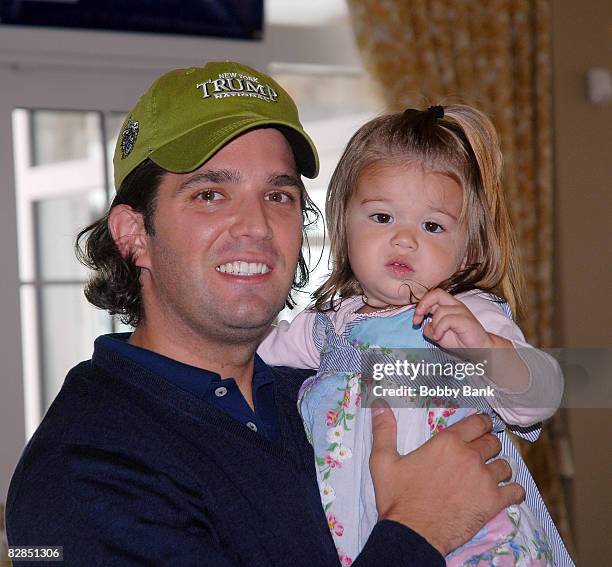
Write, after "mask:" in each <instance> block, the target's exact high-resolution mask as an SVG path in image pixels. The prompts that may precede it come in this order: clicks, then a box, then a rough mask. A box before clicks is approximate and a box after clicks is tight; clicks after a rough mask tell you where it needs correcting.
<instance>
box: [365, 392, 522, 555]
mask: <svg viewBox="0 0 612 567" xmlns="http://www.w3.org/2000/svg"><path fill="white" fill-rule="evenodd" d="M378 404H380V405H378ZM491 427H492V424H491V420H490V418H489V417H487V416H483V415H472V416H470V417H467V418H465V419H463V420H461V421H460V422H458V423H456V424H454V425H451V426H450V427H449V428H448V429H445V430H443V431H441V432H440V433H438V434H437V435H436V436H435V437H433V438H432V439H430V440H429V441H428V442H427V443H425V444H423V445H422V446H421V447H419V448H418V449H416V450H415V451H413V452H412V453H409V454H408V455H404V456H401V455H399V453H398V452H397V426H396V421H395V416H394V415H393V412H392V411H391V409H390V408H389V407H388V406H387V405H386V404H385V403H384V402H376V405H375V407H374V408H373V409H372V428H373V433H374V444H373V447H372V454H371V456H370V471H371V473H372V479H373V481H374V490H375V493H376V506H377V509H378V516H379V519H381V520H382V519H387V520H395V521H397V522H400V523H402V524H404V525H406V526H408V527H410V528H411V529H413V530H414V531H416V532H417V533H419V534H420V535H421V536H423V537H424V538H425V539H426V540H427V541H429V543H430V544H431V545H433V546H434V547H435V548H436V549H438V551H440V553H442V554H443V555H447V554H448V553H450V552H451V551H452V550H453V549H456V548H457V547H459V546H460V545H462V544H464V543H465V542H467V541H468V540H469V539H470V538H471V537H473V536H474V535H475V534H476V533H477V532H478V530H480V528H481V527H482V526H483V525H484V524H485V523H486V522H488V521H489V520H490V519H491V518H493V517H494V516H495V515H496V514H497V513H499V512H500V511H501V510H502V509H504V508H506V507H508V506H510V505H511V504H517V503H519V502H521V501H522V500H523V499H524V497H525V491H524V490H523V488H522V487H521V486H519V485H518V484H516V483H513V484H509V485H506V486H502V487H500V486H499V483H500V482H502V481H505V480H508V479H509V478H510V476H511V472H512V471H511V469H510V465H509V464H508V463H507V461H505V460H503V459H499V460H495V461H493V462H491V463H489V464H485V461H487V460H489V459H491V458H493V457H494V456H495V455H497V453H499V450H500V448H501V443H500V441H499V440H498V439H497V437H495V436H494V435H492V434H491V433H490V431H491Z"/></svg>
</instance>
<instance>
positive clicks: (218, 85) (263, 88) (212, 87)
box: [196, 73, 278, 102]
mask: <svg viewBox="0 0 612 567" xmlns="http://www.w3.org/2000/svg"><path fill="white" fill-rule="evenodd" d="M196 89H202V95H203V96H202V98H210V97H211V96H212V97H214V98H228V97H235V96H247V97H253V98H259V99H261V100H265V101H266V102H276V101H277V99H278V94H277V93H276V91H275V90H274V89H273V88H272V87H271V86H270V85H268V84H264V83H260V82H259V79H258V78H257V77H254V76H252V75H243V74H242V73H220V74H219V76H218V78H216V79H208V80H207V81H205V82H203V83H198V84H197V85H196Z"/></svg>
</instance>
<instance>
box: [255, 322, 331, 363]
mask: <svg viewBox="0 0 612 567" xmlns="http://www.w3.org/2000/svg"><path fill="white" fill-rule="evenodd" d="M316 315H317V314H316V313H315V312H314V311H308V310H306V311H302V312H301V313H300V314H299V315H298V316H297V317H296V318H295V319H294V320H293V321H291V323H289V322H287V321H280V322H279V323H278V325H276V326H274V327H272V328H271V330H270V332H269V333H268V335H267V336H266V338H265V339H264V340H263V341H262V343H261V344H260V345H259V348H258V349H257V354H258V355H259V356H261V358H263V360H264V361H265V362H266V363H267V364H269V365H271V366H290V367H292V368H312V369H317V368H319V361H320V353H319V351H318V349H317V348H316V346H315V343H314V339H313V329H314V322H315V317H316Z"/></svg>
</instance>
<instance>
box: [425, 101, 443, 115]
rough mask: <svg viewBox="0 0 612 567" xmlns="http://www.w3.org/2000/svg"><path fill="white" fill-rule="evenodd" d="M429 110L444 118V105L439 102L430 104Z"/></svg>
mask: <svg viewBox="0 0 612 567" xmlns="http://www.w3.org/2000/svg"><path fill="white" fill-rule="evenodd" d="M427 112H429V113H430V114H432V115H433V117H434V118H444V107H443V106H440V105H439V104H437V105H435V106H430V107H429V108H428V109H427Z"/></svg>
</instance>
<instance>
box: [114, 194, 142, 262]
mask: <svg viewBox="0 0 612 567" xmlns="http://www.w3.org/2000/svg"><path fill="white" fill-rule="evenodd" d="M108 230H109V231H110V234H111V236H112V238H113V240H114V241H115V244H116V246H117V248H118V249H119V253H120V254H121V256H123V257H124V258H125V257H126V256H127V255H128V254H130V253H131V254H132V256H133V258H134V263H135V264H136V265H137V266H138V267H139V268H149V267H150V266H149V264H150V262H149V235H148V234H147V231H146V230H145V226H144V217H143V216H142V213H139V212H138V211H135V210H134V209H133V208H132V207H130V206H129V205H117V206H115V207H113V208H112V209H111V211H110V213H109V216H108Z"/></svg>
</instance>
